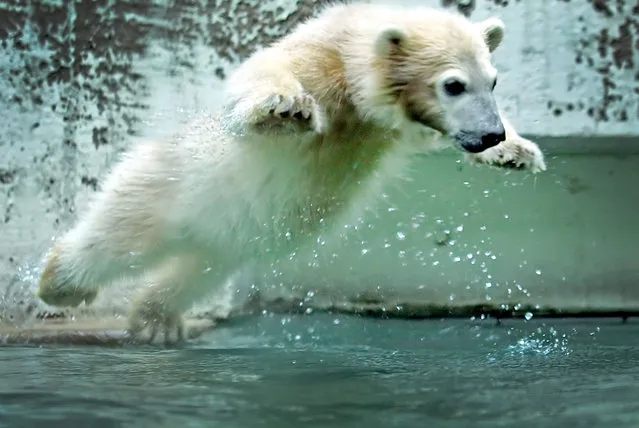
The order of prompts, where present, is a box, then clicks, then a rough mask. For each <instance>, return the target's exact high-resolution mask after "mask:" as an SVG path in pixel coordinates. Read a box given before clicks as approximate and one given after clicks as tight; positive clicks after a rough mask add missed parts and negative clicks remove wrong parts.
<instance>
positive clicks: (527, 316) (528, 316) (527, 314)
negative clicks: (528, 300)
mask: <svg viewBox="0 0 639 428" xmlns="http://www.w3.org/2000/svg"><path fill="white" fill-rule="evenodd" d="M532 317H533V314H532V312H526V315H524V318H526V321H530V320H531V319H532Z"/></svg>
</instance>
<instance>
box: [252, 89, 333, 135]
mask: <svg viewBox="0 0 639 428" xmlns="http://www.w3.org/2000/svg"><path fill="white" fill-rule="evenodd" d="M260 110H262V111H261V112H260V113H261V114H259V115H258V118H257V120H256V123H255V126H256V127H258V128H261V129H269V130H283V129H289V130H296V131H315V132H320V128H321V126H320V118H319V116H320V115H319V108H318V106H317V104H316V102H315V100H314V99H313V97H312V96H310V95H308V94H305V93H301V94H299V95H292V96H285V95H279V94H274V95H272V96H270V97H268V99H267V100H266V102H265V103H264V105H263V106H262V108H261V109H260Z"/></svg>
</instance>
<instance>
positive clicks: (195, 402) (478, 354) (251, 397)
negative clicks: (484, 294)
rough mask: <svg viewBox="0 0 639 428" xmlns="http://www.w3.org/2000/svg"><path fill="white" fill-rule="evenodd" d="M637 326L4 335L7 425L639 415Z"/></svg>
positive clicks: (269, 326) (355, 326)
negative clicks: (166, 337)
mask: <svg viewBox="0 0 639 428" xmlns="http://www.w3.org/2000/svg"><path fill="white" fill-rule="evenodd" d="M638 327H639V323H637V321H632V320H631V322H629V323H627V324H625V325H622V324H621V322H620V321H619V320H613V319H609V320H590V321H574V320H573V321H541V320H534V319H533V320H531V321H528V322H526V321H524V320H518V321H515V320H511V321H508V320H507V321H505V322H503V324H502V325H501V326H496V325H495V323H494V322H493V321H491V320H487V321H476V322H470V321H422V322H419V321H418V322H410V321H399V320H397V321H395V320H393V321H379V320H370V319H358V318H349V317H335V316H329V315H314V316H305V317H304V316H300V317H293V318H291V317H282V316H264V317H260V318H257V319H251V320H248V321H244V322H242V323H238V324H236V325H233V326H230V327H228V328H223V329H220V330H217V331H215V332H213V333H211V334H209V335H207V336H206V337H205V338H203V339H201V340H199V341H198V342H195V343H192V344H191V345H189V346H188V347H187V348H185V349H173V350H165V349H159V348H128V349H116V350H112V349H108V350H106V349H100V348H82V347H75V348H62V347H43V348H35V347H34V348H24V347H6V348H3V349H1V350H0V378H1V379H2V382H0V425H1V426H7V427H12V428H14V427H16V428H18V427H27V426H34V427H35V426H40V424H42V423H45V422H46V423H47V426H49V427H57V426H60V427H62V426H64V427H73V426H78V427H79V426H92V427H116V426H127V427H133V426H167V427H175V426H183V427H204V426H207V427H209V426H219V425H218V424H224V426H225V427H228V428H232V427H274V428H275V427H277V428H284V427H299V426H306V427H328V426H330V427H361V426H366V427H406V426H435V427H468V426H473V427H501V426H503V427H512V426H517V427H564V426H575V427H599V426H602V427H603V426H610V424H614V426H615V427H616V428H619V427H637V426H639V404H637V400H636V397H638V396H639V384H638V382H637V381H638V380H639V369H638V368H637V364H636V362H637V361H639V346H637V345H636V343H637V340H636V338H637V337H638V334H639V331H638V330H639V328H638Z"/></svg>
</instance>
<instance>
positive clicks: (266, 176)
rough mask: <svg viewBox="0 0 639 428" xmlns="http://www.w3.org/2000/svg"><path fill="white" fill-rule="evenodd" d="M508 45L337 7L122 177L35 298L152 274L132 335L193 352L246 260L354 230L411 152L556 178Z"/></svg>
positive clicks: (118, 172) (431, 13) (498, 36)
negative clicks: (527, 116)
mask: <svg viewBox="0 0 639 428" xmlns="http://www.w3.org/2000/svg"><path fill="white" fill-rule="evenodd" d="M502 37H503V24H502V22H501V21H500V20H499V19H496V18H492V19H488V20H486V21H483V22H480V23H473V22H470V21H468V20H467V19H466V18H464V17H462V16H459V15H455V14H452V13H449V12H446V11H440V10H433V9H428V8H407V9H404V8H400V7H398V6H380V5H368V4H350V5H335V6H331V7H329V8H327V9H326V10H324V11H323V12H322V13H321V14H319V15H318V17H316V18H314V19H311V20H309V21H307V22H306V23H303V24H301V25H300V26H298V27H297V28H296V29H295V30H294V31H293V32H292V33H291V34H289V35H288V36H286V37H284V38H282V39H281V40H279V41H278V42H276V43H275V44H273V45H272V46H270V47H268V48H265V49H263V50H260V51H258V52H257V53H255V54H254V55H252V56H251V57H250V58H249V59H248V60H247V61H245V62H244V63H243V64H242V65H241V66H240V67H239V68H238V69H237V70H236V71H235V73H234V74H233V75H232V76H231V78H230V79H229V81H228V99H227V101H226V103H225V106H224V108H223V109H222V111H221V112H220V113H219V115H217V116H215V117H204V118H200V119H198V120H196V121H195V122H194V123H192V124H191V125H190V126H188V127H187V128H186V130H185V131H184V132H182V133H180V134H179V135H177V136H175V137H173V138H172V139H169V140H167V141H159V142H158V141H153V142H148V143H144V144H140V145H138V146H136V147H134V148H133V149H132V150H131V151H130V152H129V153H128V154H127V155H126V157H125V158H124V159H123V160H122V161H121V162H120V163H119V164H118V165H116V166H115V168H114V170H113V171H112V173H111V174H110V175H109V177H108V178H107V180H106V182H105V183H104V186H103V188H102V190H101V191H100V192H99V194H98V195H97V197H96V199H95V200H94V201H93V203H92V205H91V207H90V209H89V210H88V212H86V213H85V215H84V216H83V217H81V218H80V221H79V223H78V224H77V225H76V226H75V228H73V229H72V230H71V231H70V232H68V233H67V234H66V235H65V236H63V237H62V238H61V240H60V241H59V242H58V243H57V244H56V245H55V247H54V248H53V249H52V250H51V252H50V253H49V255H48V257H47V260H46V266H45V269H44V271H43V273H42V276H41V279H40V288H39V296H40V298H41V299H42V300H43V301H44V302H46V303H48V304H51V305H55V306H77V305H79V304H80V303H82V302H86V303H87V304H88V303H91V301H92V300H93V299H94V298H95V296H96V295H97V292H98V289H99V287H102V286H107V285H108V284H110V283H112V282H114V281H115V280H117V279H120V278H121V277H132V276H142V274H145V275H148V277H147V279H148V280H149V284H150V286H149V287H147V288H146V289H145V291H144V292H143V293H142V295H141V296H140V297H139V299H138V300H137V301H136V302H135V303H134V306H133V309H132V312H131V314H130V330H131V332H132V333H133V334H137V335H141V333H143V331H144V330H147V329H148V330H149V331H150V333H151V336H152V337H151V340H153V337H154V336H155V333H156V331H157V330H158V328H160V329H163V330H164V339H165V341H167V342H171V341H173V336H176V338H177V339H178V340H182V338H183V334H184V332H183V324H182V321H181V317H182V314H183V313H184V312H185V311H187V310H188V309H189V308H190V307H191V306H192V305H193V304H194V303H195V302H197V301H198V300H199V299H201V298H203V297H205V296H206V295H208V294H209V293H210V292H211V291H212V290H214V289H215V288H216V287H219V286H220V284H222V283H223V282H224V280H225V278H227V277H228V276H229V275H231V274H233V273H235V272H236V271H238V269H240V268H241V267H242V266H244V265H245V263H247V262H250V261H255V260H259V261H264V262H270V261H273V260H274V259H275V258H277V257H280V256H282V255H283V254H286V253H287V252H289V251H291V250H293V249H294V248H296V247H297V246H299V245H300V244H302V243H304V242H306V241H308V240H309V239H310V238H311V237H313V236H316V235H317V234H318V233H319V232H320V229H322V228H326V227H330V226H331V225H333V224H334V223H335V222H336V221H342V220H345V216H346V215H348V214H349V213H353V209H355V208H358V207H362V206H363V205H364V204H365V203H366V199H367V197H374V196H375V195H376V194H378V193H379V186H380V185H382V184H383V183H384V182H385V181H386V180H387V179H388V178H389V177H392V176H394V175H396V174H399V173H401V171H402V169H403V166H404V165H405V163H406V162H407V161H409V160H410V158H411V155H412V154H413V153H415V152H424V151H428V150H432V149H434V148H435V147H436V146H441V145H442V143H443V142H445V141H450V142H455V144H456V146H458V147H459V148H460V149H461V150H462V151H463V152H465V153H466V154H467V157H468V158H470V159H471V160H472V161H475V162H479V163H484V164H489V165H497V166H506V167H509V166H513V167H520V168H523V169H526V170H529V171H532V172H538V171H543V170H545V168H546V167H545V164H544V159H543V156H542V153H541V151H540V150H539V148H538V147H537V145H535V144H534V143H532V142H530V141H528V140H525V139H523V138H522V137H520V136H519V135H518V134H517V133H516V131H515V130H514V129H513V128H512V126H510V125H509V124H508V123H507V122H506V120H505V119H504V118H503V116H502V115H501V114H500V112H499V110H498V108H497V105H496V102H495V98H494V96H493V92H492V90H493V88H494V87H495V84H496V78H497V71H496V70H495V68H494V67H493V65H491V56H490V54H491V52H492V51H494V50H495V49H496V48H497V47H498V45H499V44H500V43H501V41H502ZM440 137H449V138H440ZM140 337H141V336H140Z"/></svg>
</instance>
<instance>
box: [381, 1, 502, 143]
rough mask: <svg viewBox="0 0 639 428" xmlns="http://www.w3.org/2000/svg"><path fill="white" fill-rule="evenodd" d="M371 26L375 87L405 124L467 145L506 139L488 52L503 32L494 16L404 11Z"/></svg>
mask: <svg viewBox="0 0 639 428" xmlns="http://www.w3.org/2000/svg"><path fill="white" fill-rule="evenodd" d="M393 21H397V22H392V23H391V24H389V25H387V26H385V27H382V28H380V29H379V30H378V32H377V37H376V40H375V45H374V50H375V53H374V55H375V62H376V70H378V71H381V76H378V77H381V78H378V79H377V84H378V85H379V86H378V87H377V88H375V89H376V91H375V92H377V91H380V92H377V95H382V96H381V97H377V100H386V101H385V102H388V101H389V100H390V102H391V103H392V104H393V105H394V106H395V107H398V108H399V111H400V112H401V115H402V116H403V119H405V120H407V121H409V122H410V123H411V124H420V125H422V126H425V127H428V128H431V129H434V130H436V131H439V132H441V133H442V134H444V135H447V136H450V137H452V138H453V139H454V140H455V141H456V142H457V143H458V144H459V146H461V148H463V149H464V150H466V151H468V152H473V153H477V152H482V151H484V150H486V149H487V148H490V147H492V146H495V145H497V144H499V143H500V142H501V141H504V139H505V130H504V125H503V123H502V121H501V118H500V114H499V110H498V108H497V104H496V102H495V97H494V94H493V90H494V89H495V85H496V84H497V70H496V69H495V67H493V65H492V64H491V53H492V52H493V51H494V50H495V49H496V48H497V47H498V46H499V44H500V43H501V41H502V38H503V35H504V24H503V22H502V21H501V20H500V19H498V18H490V19H487V20H485V21H483V22H479V23H476V22H470V21H469V20H467V19H466V18H464V17H462V16H458V15H454V14H452V13H448V12H441V11H416V13H415V14H414V15H411V16H406V14H402V19H399V20H393Z"/></svg>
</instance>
